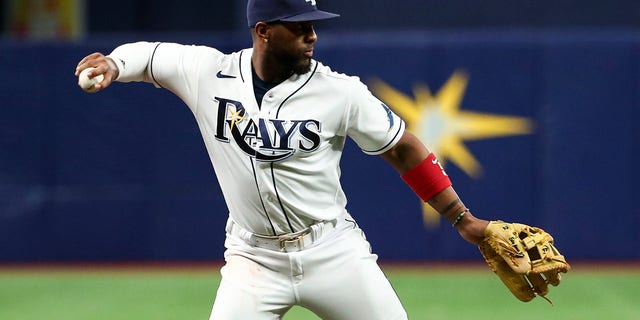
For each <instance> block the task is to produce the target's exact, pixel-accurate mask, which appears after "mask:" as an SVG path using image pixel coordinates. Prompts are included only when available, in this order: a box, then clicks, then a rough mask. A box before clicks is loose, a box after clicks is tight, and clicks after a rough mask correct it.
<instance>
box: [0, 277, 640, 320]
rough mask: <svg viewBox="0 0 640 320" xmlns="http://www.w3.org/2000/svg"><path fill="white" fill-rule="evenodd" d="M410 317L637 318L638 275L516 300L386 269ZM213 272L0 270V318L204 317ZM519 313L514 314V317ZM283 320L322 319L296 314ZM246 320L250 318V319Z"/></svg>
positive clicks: (496, 285) (568, 284) (570, 281)
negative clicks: (526, 301) (542, 296)
mask: <svg viewBox="0 0 640 320" xmlns="http://www.w3.org/2000/svg"><path fill="white" fill-rule="evenodd" d="M385 272H386V273H387V275H388V276H389V278H390V280H391V282H392V283H393V285H394V287H395V288H396V290H397V291H398V294H399V295H400V297H401V299H402V301H403V303H404V305H405V307H406V308H407V311H408V313H409V317H410V319H417V320H421V319H447V320H449V319H474V320H482V319H495V320H500V319H518V320H527V319H536V320H539V319H576V320H578V319H580V320H588V319H606V320H626V319H629V320H631V319H640V269H638V268H637V267H635V268H615V267H608V268H593V267H589V268H584V269H582V270H581V269H580V268H579V267H576V266H574V269H573V270H571V272H570V273H569V274H566V275H565V276H564V279H563V283H562V284H561V285H560V286H559V287H553V288H552V289H551V293H550V294H549V295H548V296H549V297H550V298H551V299H552V300H553V302H554V303H555V306H553V307H552V306H550V305H549V304H548V303H547V302H546V301H544V300H542V299H539V298H537V299H534V301H532V302H529V303H522V302H520V301H518V300H516V299H515V298H514V297H513V296H512V295H511V293H509V292H508V291H507V289H506V288H505V287H503V285H502V283H501V282H500V281H499V280H498V278H497V277H495V275H493V273H491V272H490V271H489V270H488V269H484V268H478V267H476V268H459V267H457V268H452V269H449V268H446V267H443V266H439V267H429V266H426V267H422V268H416V267H414V268H391V267H389V268H385ZM217 274H218V269H217V267H210V268H209V267H204V268H202V267H201V268H195V269H178V268H171V269H157V268H152V269H145V268H138V267H136V268H133V269H120V268H118V269H105V268H98V269H78V268H73V269H70V270H67V269H64V268H54V269H42V268H35V269H27V270H21V269H19V268H4V269H0V319H2V320H42V319H47V320H81V319H82V320H86V319H92V320H147V319H148V320H174V319H176V320H177V319H180V320H184V319H189V320H190V319H203V320H205V319H208V316H209V309H210V306H211V302H212V299H213V297H214V295H215V289H216V287H217V284H218V281H219V279H218V277H217ZM516 314H517V316H516ZM285 319H286V320H307V319H319V318H318V317H316V316H314V315H313V314H311V313H310V312H308V311H306V310H303V309H301V308H294V309H292V310H291V311H290V312H289V313H288V314H287V315H286V316H285ZM248 320H250V319H248ZM363 320H366V319H363Z"/></svg>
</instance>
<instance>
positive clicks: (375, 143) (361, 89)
mask: <svg viewBox="0 0 640 320" xmlns="http://www.w3.org/2000/svg"><path fill="white" fill-rule="evenodd" d="M350 95H351V97H352V101H351V104H350V108H349V115H348V117H347V118H348V124H347V135H348V136H349V137H351V139H353V140H354V141H355V142H356V144H357V145H358V146H359V147H360V149H361V150H362V151H363V152H364V153H366V154H371V155H378V154H382V153H384V152H385V151H387V150H389V149H391V147H393V146H394V145H395V144H396V143H397V142H398V141H399V140H400V138H401V137H402V134H403V133H404V130H405V122H404V121H403V120H402V119H401V118H400V117H399V116H398V115H397V114H395V113H394V112H393V111H391V109H390V108H389V107H388V106H387V105H386V104H385V103H384V102H382V101H380V100H379V99H378V98H376V97H375V96H374V95H373V94H372V93H371V92H370V91H369V90H368V89H367V87H366V86H365V85H364V84H362V83H361V82H359V81H358V83H357V84H356V88H355V89H354V90H352V92H351V93H350Z"/></svg>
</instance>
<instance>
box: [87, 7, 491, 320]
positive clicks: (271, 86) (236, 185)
mask: <svg viewBox="0 0 640 320" xmlns="http://www.w3.org/2000/svg"><path fill="white" fill-rule="evenodd" d="M315 2H316V1H315V0H249V1H248V5H247V18H248V26H249V27H250V31H251V36H252V40H253V46H252V48H247V49H244V50H240V51H238V52H234V53H230V54H225V53H222V52H220V51H218V50H216V49H214V48H209V47H203V46H187V45H180V44H175V43H150V42H137V43H129V44H124V45H122V46H119V47H117V48H115V50H113V52H111V53H110V54H109V55H107V56H105V55H103V54H101V53H93V54H90V55H88V56H87V57H85V58H84V59H82V60H81V61H80V62H79V63H78V66H77V68H76V75H78V74H79V73H80V71H82V70H84V69H86V68H88V67H94V68H95V69H94V70H93V72H92V73H90V77H92V76H96V75H99V74H102V75H104V80H103V81H102V82H100V83H99V84H97V85H96V87H95V89H96V90H97V91H100V90H104V89H105V88H107V87H108V86H109V85H110V84H111V83H112V82H114V81H118V82H130V81H144V82H148V83H151V84H153V85H154V86H156V87H158V88H165V89H167V90H170V91H171V92H173V93H174V94H176V95H177V96H178V97H180V98H181V99H182V100H183V101H184V103H185V104H186V105H187V106H188V107H189V109H190V110H191V111H192V113H193V115H194V117H195V118H196V120H197V124H198V127H199V129H200V132H201V134H202V137H203V139H204V143H205V145H206V148H207V151H208V154H209V156H210V159H211V162H212V164H213V167H214V170H215V173H216V176H217V179H218V182H219V184H220V186H221V189H222V192H223V194H224V198H225V200H226V203H227V206H228V209H229V217H228V222H227V224H226V241H225V249H226V250H225V255H224V257H225V261H226V263H225V265H224V266H223V267H222V269H221V274H222V281H221V283H220V286H219V288H218V291H217V295H216V298H215V302H214V303H213V308H212V311H211V317H210V319H215V320H229V319H241V320H247V319H251V320H262V319H265V320H266V319H281V318H282V317H283V315H284V314H285V313H286V312H287V311H288V310H289V309H290V308H291V307H292V306H294V305H298V306H302V307H304V308H307V309H309V310H311V311H312V312H314V313H315V314H317V315H318V316H319V317H321V318H322V319H340V320H345V319H353V320H362V319H368V320H374V319H379V320H391V319H407V314H406V311H405V310H404V308H403V306H402V304H401V302H400V301H399V299H398V296H397V295H396V293H395V292H394V290H393V288H392V286H391V285H390V283H389V281H388V280H387V278H386V277H385V275H384V274H383V273H382V271H381V269H380V267H379V266H378V264H377V256H376V255H375V254H373V253H372V252H371V248H370V245H369V243H368V242H367V240H366V239H365V236H364V233H363V231H362V230H361V229H360V228H359V227H358V224H357V223H356V221H355V219H354V218H353V217H352V216H351V215H350V214H349V212H347V210H346V209H345V206H346V203H347V200H346V197H345V194H344V192H343V190H342V188H341V186H340V168H339V161H340V157H341V154H342V149H343V146H344V144H345V140H346V139H347V137H349V138H351V139H353V140H354V141H355V142H356V143H357V145H358V146H359V147H360V148H361V149H362V151H363V152H365V153H367V154H371V155H379V156H381V157H382V158H383V159H385V160H386V161H387V162H389V164H390V165H392V166H393V167H394V168H395V169H396V170H397V171H398V172H399V174H400V175H401V177H402V179H403V180H404V181H405V182H406V183H407V184H408V185H409V186H410V187H411V188H412V189H413V190H414V191H415V192H416V194H417V195H418V196H419V197H420V198H421V199H423V200H424V201H426V202H428V203H429V204H430V205H431V206H432V207H433V208H435V209H436V210H437V211H438V212H440V213H441V214H442V216H443V217H444V218H445V219H446V220H448V221H449V222H450V223H451V224H452V225H453V226H454V227H455V228H456V229H457V231H458V232H459V233H460V235H461V236H462V237H463V238H464V239H465V240H467V241H469V242H470V243H473V244H479V243H481V241H482V239H483V238H484V231H485V229H486V227H487V225H488V223H489V222H488V221H486V220H481V219H478V218H476V217H474V216H473V215H472V214H471V213H470V212H469V209H467V208H466V206H465V205H464V203H463V202H462V201H461V200H460V198H459V197H458V195H457V194H456V192H455V191H454V189H453V188H452V187H451V181H450V180H449V178H448V176H447V174H446V173H445V171H444V170H443V169H442V167H441V166H440V164H439V163H438V160H437V158H436V157H435V155H434V154H433V153H430V152H429V150H428V149H427V148H426V147H425V146H424V145H423V144H422V143H421V142H420V141H419V140H418V139H417V138H416V137H415V136H413V135H412V134H411V133H409V132H407V131H405V122H404V121H403V120H402V119H400V118H399V117H398V116H397V115H396V114H395V113H393V112H392V111H391V110H390V109H389V108H388V107H387V106H386V105H385V104H384V103H383V102H381V101H380V100H378V99H377V98H376V97H374V96H373V95H372V94H371V92H370V91H369V90H368V89H367V87H366V86H365V85H364V84H363V83H361V82H360V81H359V79H358V78H356V77H350V76H346V75H344V74H340V73H338V72H335V71H333V70H331V69H330V68H329V67H327V66H325V65H323V64H322V63H320V62H318V61H316V60H314V59H313V54H314V44H315V43H316V41H317V40H318V38H317V35H316V33H315V30H314V27H313V21H315V20H321V19H329V18H334V17H337V16H338V15H337V14H333V13H329V12H326V11H321V10H319V9H318V8H317V6H316V3H315Z"/></svg>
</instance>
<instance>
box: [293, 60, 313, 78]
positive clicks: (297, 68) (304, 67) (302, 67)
mask: <svg viewBox="0 0 640 320" xmlns="http://www.w3.org/2000/svg"><path fill="white" fill-rule="evenodd" d="M309 71H311V59H305V60H303V61H299V62H298V63H297V64H295V65H294V66H293V73H294V74H296V75H303V74H305V73H307V72H309Z"/></svg>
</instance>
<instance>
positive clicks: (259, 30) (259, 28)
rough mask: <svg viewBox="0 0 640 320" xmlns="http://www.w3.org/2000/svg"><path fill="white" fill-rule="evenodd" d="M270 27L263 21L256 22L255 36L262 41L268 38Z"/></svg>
mask: <svg viewBox="0 0 640 320" xmlns="http://www.w3.org/2000/svg"><path fill="white" fill-rule="evenodd" d="M270 29H271V27H270V26H269V25H268V24H266V23H264V22H258V23H256V26H255V32H256V36H258V39H259V40H261V41H264V40H263V39H269V36H270V32H271V31H270Z"/></svg>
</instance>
